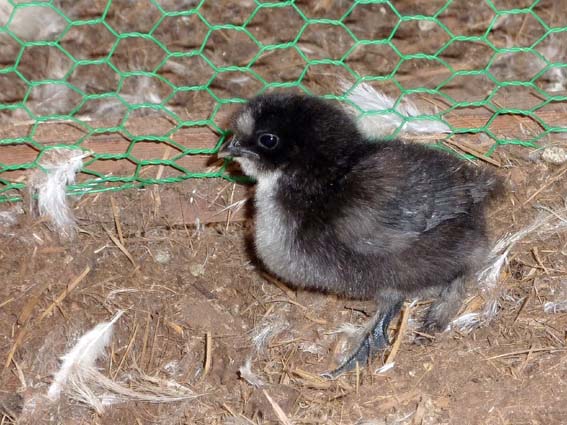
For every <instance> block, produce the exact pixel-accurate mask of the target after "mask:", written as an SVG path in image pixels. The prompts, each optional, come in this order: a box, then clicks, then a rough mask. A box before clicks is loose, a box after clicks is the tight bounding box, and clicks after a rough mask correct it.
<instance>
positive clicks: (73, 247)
mask: <svg viewBox="0 0 567 425" xmlns="http://www.w3.org/2000/svg"><path fill="white" fill-rule="evenodd" d="M517 153H520V154H521V155H523V154H524V151H523V150H516V152H514V151H512V150H510V151H509V152H508V155H507V156H506V157H507V158H508V159H509V160H510V163H512V162H514V163H515V164H516V166H514V167H512V168H510V169H509V171H508V172H507V173H503V174H505V175H507V178H508V182H509V185H510V188H511V190H510V193H509V195H508V196H507V198H506V199H502V200H500V201H499V202H498V204H497V205H496V206H495V207H494V210H493V212H492V216H491V225H492V227H493V230H492V233H493V235H494V236H495V237H496V236H498V235H502V234H504V233H506V232H509V231H512V230H515V229H516V230H517V229H519V228H521V227H522V226H524V225H525V224H526V223H528V222H530V221H531V220H532V219H533V217H534V216H535V215H536V211H535V210H534V208H533V205H538V204H543V205H546V206H547V207H549V208H554V209H558V208H560V207H561V206H562V203H563V202H564V199H565V196H566V195H567V191H566V190H565V187H564V182H562V181H561V180H559V181H557V179H556V180H555V181H554V180H553V177H554V176H557V175H559V173H562V172H564V171H565V169H564V168H558V167H553V166H547V165H545V164H544V163H543V162H541V161H535V162H530V163H526V162H523V160H521V159H519V158H518V155H517ZM528 170H529V172H528ZM196 183H197V182H195V183H194V182H186V183H185V184H183V185H179V186H175V187H174V188H173V189H172V188H166V189H164V188H160V189H159V191H164V190H176V191H179V193H191V192H192V190H193V188H194V187H196V186H195V184H196ZM541 188H543V190H541V192H540V193H539V194H538V195H537V196H536V198H535V199H534V200H533V201H531V202H529V203H528V204H527V205H526V206H522V204H523V202H525V200H526V199H527V198H528V196H529V195H531V194H532V193H534V192H535V191H536V190H538V189H541ZM159 191H158V192H159ZM225 192H227V193H223V194H221V196H219V197H217V202H220V203H221V204H222V203H225V202H228V200H227V199H225V198H226V197H227V196H228V194H229V192H230V191H229V190H225ZM155 193H156V190H153V191H147V192H124V193H120V194H115V195H108V194H106V195H99V196H87V197H85V198H84V199H82V200H81V201H80V202H79V203H78V206H77V208H76V211H75V212H76V215H77V217H78V219H79V223H80V228H81V232H80V233H79V235H78V237H77V239H76V240H74V241H72V242H60V241H58V240H57V238H56V236H55V235H54V234H52V233H51V232H50V231H49V230H48V229H47V227H46V225H45V223H42V222H37V221H33V220H31V219H29V218H26V217H21V219H20V224H19V225H17V226H12V227H4V228H3V231H2V233H1V239H0V247H1V248H0V258H1V260H2V261H1V262H0V276H2V285H1V286H0V306H1V307H0V323H1V325H0V332H1V338H2V340H3V341H4V342H3V344H2V345H1V348H0V359H2V362H3V363H4V362H5V361H6V359H7V358H8V355H9V352H10V351H11V349H12V348H13V347H14V345H15V351H14V355H13V359H12V361H11V362H10V364H8V365H7V367H5V368H4V369H3V371H2V374H1V375H0V379H1V382H2V383H1V385H0V388H1V390H0V408H1V410H2V412H3V415H4V416H3V423H13V422H15V421H16V418H20V423H42V422H53V423H69V424H70V423H100V424H111V423H125V424H126V423H160V424H162V423H163V424H177V423H185V424H221V423H238V424H239V423H242V424H245V423H255V424H269V423H278V420H281V419H278V416H277V413H276V410H275V409H274V406H273V405H272V404H271V403H270V402H269V401H268V399H267V396H266V394H267V395H269V396H270V397H271V398H272V400H273V401H274V402H275V403H277V405H279V407H280V408H281V409H282V411H283V414H285V415H286V416H287V417H288V418H289V420H290V421H291V423H325V424H356V423H360V424H362V423H378V424H382V423H388V424H389V423H408V424H409V423H422V424H439V423H448V424H492V423H494V424H500V423H502V424H560V423H564V418H565V415H567V407H566V405H565V389H564V383H565V379H567V355H566V354H565V349H566V347H565V337H566V332H567V315H566V314H565V313H556V314H547V313H545V312H544V310H543V304H544V303H545V302H546V301H558V300H565V299H566V298H567V297H566V294H565V292H561V291H565V290H566V289H567V288H566V287H565V285H566V282H565V278H566V275H567V261H566V257H565V250H566V247H567V238H566V235H565V233H557V234H551V236H549V237H548V238H547V239H546V240H542V239H541V238H538V237H536V236H534V235H532V236H531V237H528V238H527V239H526V240H524V241H523V242H522V243H520V244H518V245H517V246H516V248H515V249H514V250H513V252H512V253H511V255H510V257H509V264H508V265H507V266H506V267H505V269H504V271H503V273H502V276H501V280H500V283H499V284H500V285H502V287H503V288H505V289H506V294H507V295H506V296H505V297H504V298H503V299H502V309H501V312H500V314H499V316H498V318H497V320H496V321H494V322H493V323H492V324H491V325H490V326H487V327H484V328H481V329H478V330H476V331H474V332H472V333H470V334H460V333H458V332H456V331H453V332H449V333H446V334H443V335H441V336H438V337H437V338H436V340H435V341H433V342H432V343H431V344H428V345H416V344H414V343H412V340H413V337H414V336H415V333H414V330H413V327H412V326H410V327H409V330H406V331H405V332H404V334H403V335H401V336H398V330H399V323H398V324H396V325H395V326H393V327H392V329H391V331H392V336H393V339H394V340H395V339H396V338H401V347H400V349H399V352H398V354H397V356H396V357H395V367H394V368H393V370H391V371H389V372H387V373H384V374H378V373H375V372H374V371H375V369H377V368H378V367H379V366H381V365H382V362H383V359H380V358H379V359H376V360H375V361H374V362H373V363H372V364H371V365H369V366H368V367H366V368H364V369H362V370H360V371H359V373H358V375H357V373H355V372H353V373H350V374H348V375H346V376H343V377H341V378H340V379H338V380H337V381H325V380H322V379H320V378H318V374H319V373H321V372H324V371H325V370H327V369H328V368H329V367H331V366H332V364H333V363H334V362H335V361H336V360H337V356H338V354H339V353H340V347H341V345H340V342H341V341H342V336H341V334H336V333H333V331H335V330H336V329H337V328H338V327H339V326H340V325H342V324H344V323H347V322H349V323H358V324H360V323H364V321H365V320H366V318H367V315H368V314H372V305H371V304H369V303H364V302H354V301H348V300H342V299H337V298H335V297H332V296H326V295H322V294H316V293H308V292H303V291H299V292H296V291H294V290H293V289H290V288H287V287H285V286H283V285H282V284H280V283H275V282H274V281H273V278H269V277H266V276H265V275H263V274H262V272H261V271H260V270H258V268H257V267H256V266H255V262H254V260H253V258H252V256H251V253H250V250H249V249H247V244H246V234H248V233H249V225H248V224H246V223H244V224H242V223H230V224H228V225H226V224H223V225H220V224H217V225H211V226H208V227H199V228H196V227H195V226H186V227H184V226H177V227H176V226H174V227H171V226H168V224H167V223H165V222H164V220H163V216H164V215H163V214H162V212H161V210H160V209H159V208H157V209H156V205H155ZM111 198H113V199H114V202H115V204H116V205H117V206H118V208H119V211H120V212H119V214H118V215H116V217H117V220H118V221H119V222H120V224H121V226H120V227H121V234H122V238H123V241H124V247H125V248H126V250H127V252H128V253H129V254H130V255H131V257H132V260H133V261H130V260H129V259H128V258H127V256H126V255H125V254H124V253H123V252H122V251H120V250H119V249H118V248H117V245H116V244H115V243H114V242H113V241H112V240H111V238H110V237H109V234H108V233H110V234H112V235H113V236H115V238H119V233H118V231H117V227H116V226H115V222H114V220H115V216H114V215H113V213H112V208H111ZM152 199H153V200H154V201H152ZM164 208H166V207H163V206H162V209H164ZM105 229H106V230H105ZM107 232H108V233H107ZM86 266H89V267H90V272H89V273H88V274H87V276H86V277H85V278H84V279H83V280H82V281H81V282H80V283H79V285H78V286H77V287H76V288H75V289H73V290H72V291H71V293H70V294H69V295H68V296H67V297H66V298H65V299H64V300H63V301H62V302H61V303H60V304H58V305H57V307H56V308H55V309H53V312H52V313H51V314H49V315H48V316H47V317H45V318H44V319H43V320H40V317H41V315H42V313H43V312H44V311H45V310H46V309H47V308H48V307H49V306H50V305H51V304H52V303H53V301H54V300H55V298H56V297H57V296H58V295H59V294H60V293H61V292H62V291H63V290H64V289H65V287H66V285H68V284H69V283H70V282H71V281H73V280H74V278H76V277H77V276H78V275H79V274H80V273H81V272H82V271H83V270H84V269H85V267H86ZM561 297H563V298H561ZM479 300H481V298H479V291H478V289H476V288H472V289H471V291H470V298H468V299H467V300H466V304H467V305H468V306H469V308H472V307H474V306H475V305H476V306H477V307H478V305H479V304H481V303H479ZM422 309H423V308H422V307H421V306H418V307H417V308H416V309H415V310H414V311H413V312H412V318H416V317H417V316H419V312H420V311H421V310H422ZM118 310H124V311H125V314H124V316H123V317H122V318H121V319H120V320H119V321H118V322H117V324H116V325H115V334H114V336H113V339H112V343H111V346H110V348H109V349H108V350H107V352H108V356H107V357H106V358H105V359H103V360H102V361H100V362H99V366H100V367H101V370H102V371H103V373H105V374H108V376H114V375H115V374H116V379H117V380H118V381H121V380H122V381H124V380H125V379H126V378H127V377H128V374H130V373H135V371H136V370H142V371H143V372H144V373H146V374H147V375H151V376H157V377H162V378H168V379H172V380H174V381H176V382H178V383H181V384H184V385H188V386H189V387H190V388H192V389H193V390H194V391H195V393H197V394H199V397H197V398H196V399H193V400H189V401H185V402H178V403H170V404H147V403H134V402H127V403H123V404H117V405H114V406H111V407H109V408H107V409H106V411H105V412H104V413H103V414H102V415H100V416H97V415H94V414H93V413H92V411H91V410H89V409H88V408H86V407H84V406H82V405H80V404H78V403H76V402H74V401H72V400H69V399H66V398H65V397H64V398H63V399H62V400H61V401H60V402H59V403H55V404H49V403H45V402H42V401H41V400H43V398H42V397H41V396H42V395H45V393H46V390H47V388H48V385H49V384H50V382H51V380H52V374H53V373H54V372H55V371H56V370H57V369H58V367H59V361H58V357H60V356H61V355H62V354H63V353H64V352H66V351H67V350H68V349H69V348H70V347H71V346H72V345H73V344H74V343H75V342H76V340H77V338H78V337H79V336H80V335H81V334H83V333H84V332H86V331H87V330H88V329H90V328H92V327H93V326H94V325H95V324H97V323H99V322H102V321H106V320H108V319H109V318H110V317H111V316H112V315H113V314H114V313H115V312H116V311H118ZM410 324H411V322H410ZM269 325H272V326H274V327H277V329H278V331H277V332H274V333H272V335H271V336H269V337H268V338H267V340H266V346H265V347H264V349H263V350H257V349H256V348H255V345H254V343H253V337H254V336H255V335H258V334H259V332H260V331H261V330H262V329H266V327H267V326H269ZM22 332H23V334H22ZM207 334H209V335H210V337H211V341H212V344H211V350H210V352H209V357H210V359H211V364H210V367H209V368H207V369H206V372H205V368H204V365H205V363H206V357H207V355H206V338H207ZM20 335H23V336H22V337H19V336H20ZM128 346H130V347H129V348H128ZM247 358H251V359H252V371H253V372H254V373H256V374H258V376H259V377H260V378H261V379H262V380H263V381H264V382H265V385H264V386H263V387H261V388H255V387H253V386H251V385H250V384H249V383H247V382H246V381H245V380H243V379H241V378H240V376H239V372H238V370H239V368H240V367H241V366H243V365H244V363H245V361H246V359H247ZM120 363H122V365H121V366H120V370H117V367H118V366H117V365H118V364H120ZM31 401H33V403H31ZM33 406H35V407H33ZM231 421H232V422H231ZM364 421H370V422H364ZM372 421H374V422H372Z"/></svg>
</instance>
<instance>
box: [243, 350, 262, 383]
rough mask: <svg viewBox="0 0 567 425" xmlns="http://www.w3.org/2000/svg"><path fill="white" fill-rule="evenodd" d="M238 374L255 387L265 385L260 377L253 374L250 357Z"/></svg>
mask: <svg viewBox="0 0 567 425" xmlns="http://www.w3.org/2000/svg"><path fill="white" fill-rule="evenodd" d="M238 372H239V374H240V377H241V378H242V379H244V380H245V381H246V382H248V383H249V384H250V385H252V386H253V387H256V388H259V387H262V386H263V385H264V381H262V379H261V378H260V377H259V376H258V375H256V374H255V373H254V372H252V358H250V357H248V358H247V359H246V362H244V365H243V366H240V368H239V369H238Z"/></svg>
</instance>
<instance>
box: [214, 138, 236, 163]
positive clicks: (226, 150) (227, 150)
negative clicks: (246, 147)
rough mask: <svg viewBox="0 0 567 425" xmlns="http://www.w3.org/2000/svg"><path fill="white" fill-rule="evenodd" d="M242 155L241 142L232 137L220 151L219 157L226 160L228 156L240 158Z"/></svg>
mask: <svg viewBox="0 0 567 425" xmlns="http://www.w3.org/2000/svg"><path fill="white" fill-rule="evenodd" d="M241 155H242V150H241V146H240V140H238V139H237V138H236V136H232V137H231V138H230V139H229V140H228V141H227V142H225V143H224V144H223V145H222V146H221V147H220V149H219V152H218V154H217V156H218V157H219V158H226V157H227V156H232V157H238V156H241Z"/></svg>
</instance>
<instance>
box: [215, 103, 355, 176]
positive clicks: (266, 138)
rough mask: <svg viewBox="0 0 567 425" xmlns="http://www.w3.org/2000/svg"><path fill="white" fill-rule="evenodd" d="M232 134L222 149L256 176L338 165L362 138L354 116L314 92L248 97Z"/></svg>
mask: <svg viewBox="0 0 567 425" xmlns="http://www.w3.org/2000/svg"><path fill="white" fill-rule="evenodd" d="M233 131H234V136H233V137H232V139H231V140H230V142H229V143H228V144H227V145H226V146H225V147H224V148H223V153H224V154H225V155H228V156H232V157H233V158H235V159H236V160H237V161H238V162H239V163H240V165H241V167H242V169H243V171H244V172H245V173H246V174H248V175H250V176H253V177H256V178H260V177H262V176H263V175H266V174H270V173H274V172H278V171H283V172H288V173H289V172H296V171H304V170H308V169H310V168H312V167H316V168H318V169H320V168H321V167H327V166H329V167H331V166H336V164H337V163H338V162H339V163H340V158H341V157H343V156H344V155H345V153H346V152H347V151H348V149H349V143H350V142H354V141H355V140H357V139H359V138H360V135H359V133H358V130H357V129H356V125H355V123H354V122H353V120H352V119H351V118H350V116H349V115H348V114H347V113H346V112H345V111H344V110H343V109H341V108H339V107H338V106H335V105H334V104H332V103H330V102H328V101H325V100H323V99H319V98H316V97H312V96H303V95H296V94H267V95H261V96H258V97H255V98H253V99H252V100H250V101H249V102H248V103H247V104H246V105H245V106H244V107H243V108H242V109H241V110H240V111H239V112H238V113H237V114H236V115H235V117H234V122H233Z"/></svg>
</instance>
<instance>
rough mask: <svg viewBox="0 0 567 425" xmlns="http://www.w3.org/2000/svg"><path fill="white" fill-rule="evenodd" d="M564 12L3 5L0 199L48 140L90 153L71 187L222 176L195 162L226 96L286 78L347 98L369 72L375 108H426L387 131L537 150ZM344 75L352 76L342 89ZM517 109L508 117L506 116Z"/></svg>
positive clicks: (36, 162) (175, 3)
mask: <svg viewBox="0 0 567 425" xmlns="http://www.w3.org/2000/svg"><path fill="white" fill-rule="evenodd" d="M508 3H511V5H510V4H508ZM520 3H522V4H520ZM512 6H513V7H512ZM565 9H567V2H565V1H558V2H553V1H547V2H546V1H543V0H542V1H539V0H536V1H520V2H518V1H514V2H507V1H506V0H485V1H484V2H478V1H473V0H443V1H432V2H419V3H416V2H413V1H404V0H399V1H385V0H374V1H372V0H355V1H346V0H314V1H305V0H304V1H279V2H262V1H260V0H255V1H252V0H246V1H243V2H227V1H215V2H212V1H211V2H206V1H205V0H201V1H196V0H146V1H142V0H106V1H103V0H99V1H94V2H93V1H84V0H80V1H75V0H51V1H20V0H0V122H1V123H2V125H3V126H2V128H1V129H0V201H7V200H17V199H19V190H21V189H22V188H23V187H24V184H25V183H24V179H23V177H22V176H23V172H24V171H25V170H29V169H32V168H36V167H40V166H41V165H40V164H41V158H42V155H43V154H44V153H45V152H46V151H47V150H49V149H53V148H56V147H70V148H76V149H83V150H88V151H90V152H91V156H90V157H88V158H87V159H86V160H85V164H84V169H83V171H82V175H81V178H80V179H79V183H78V184H76V185H74V186H72V187H70V188H69V191H70V192H71V193H75V194H77V193H85V192H96V191H105V190H120V189H125V188H132V187H143V186H146V185H149V184H155V183H170V182H177V181H181V180H185V179H188V178H205V177H222V178H226V179H231V177H230V176H229V175H228V174H227V173H226V169H225V165H220V164H217V165H216V166H215V165H213V166H209V168H206V167H205V166H196V165H195V164H197V162H196V160H195V158H197V157H200V158H201V159H200V160H201V162H202V161H203V158H202V157H201V156H205V157H206V156H210V155H211V154H214V153H215V152H216V150H217V149H218V147H219V146H220V144H221V143H222V142H223V139H224V138H225V137H226V133H225V131H224V128H223V124H222V119H223V117H224V116H226V111H225V109H226V107H227V106H230V105H231V104H235V103H241V102H244V98H245V97H247V96H251V95H254V94H256V93H258V92H262V91H265V90H269V89H273V88H282V87H288V88H289V87H295V88H298V89H300V90H303V91H305V92H307V93H312V94H318V95H324V96H326V97H329V98H332V99H336V100H339V101H346V102H348V99H347V97H348V95H349V93H350V92H351V91H352V90H353V89H354V88H355V87H356V86H357V85H358V84H361V83H362V82H367V83H370V84H372V85H373V86H375V87H377V88H379V89H380V90H381V91H383V92H384V93H387V94H388V95H389V96H392V97H393V98H394V99H397V100H396V102H395V104H394V105H393V106H392V108H391V109H388V110H385V111H380V112H379V113H398V112H397V107H398V105H399V104H400V102H402V101H404V100H412V101H414V102H417V103H419V104H420V105H421V106H422V107H420V109H421V110H422V111H424V112H423V114H422V115H419V116H418V117H411V118H409V117H405V116H403V117H402V120H401V123H400V125H399V127H398V128H396V129H395V130H394V131H393V132H392V135H391V137H396V135H397V134H398V133H399V131H400V129H401V128H402V127H403V125H404V124H405V123H406V122H407V121H408V120H413V119H430V120H440V121H443V122H444V123H445V124H446V125H448V126H449V128H450V130H451V133H449V134H445V135H440V136H439V137H441V138H444V139H449V138H451V137H453V136H454V135H456V134H458V135H461V136H460V137H465V136H469V137H472V136H475V135H476V136H478V137H480V136H482V138H479V139H477V142H478V140H481V142H482V141H484V144H485V145H486V146H485V149H484V152H485V154H486V155H491V154H492V153H493V152H494V151H495V150H496V149H497V148H498V147H499V146H501V145H504V144H519V145H523V146H530V147H535V146H537V145H538V144H540V143H541V142H542V141H544V140H545V139H546V138H548V137H549V136H550V135H551V134H554V133H565V132H567V122H564V121H563V120H562V119H563V118H565V114H563V115H559V116H560V117H562V118H561V119H558V118H557V115H556V114H555V111H556V110H557V108H558V107H559V108H562V110H563V111H564V110H565V106H566V105H567V96H566V94H567V92H566V79H567V53H566V52H567V50H566V46H567V18H565V13H564V12H565ZM339 77H340V78H343V79H346V80H349V81H352V87H351V88H350V90H348V91H347V92H346V93H342V92H340V91H338V88H337V83H336V82H337V78H339ZM428 105H429V107H428ZM510 115H513V116H514V117H515V120H516V122H517V125H516V126H515V127H516V128H510V126H508V127H506V126H505V125H504V126H500V127H499V126H498V123H499V120H501V119H502V118H503V117H509V116H510ZM501 128H504V130H501ZM487 141H488V142H487ZM487 143H488V144H487ZM205 159H206V158H205ZM109 161H112V162H113V164H114V165H113V166H112V167H109ZM116 162H119V163H120V164H121V166H120V167H118V168H117V167H116ZM205 163H206V162H205ZM156 166H158V167H157V169H159V168H161V170H160V171H158V172H157V173H156V172H155V169H156ZM117 169H119V170H120V172H116V170H117ZM152 169H154V172H152V171H151V170H152ZM164 169H165V170H166V171H165V172H164Z"/></svg>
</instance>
